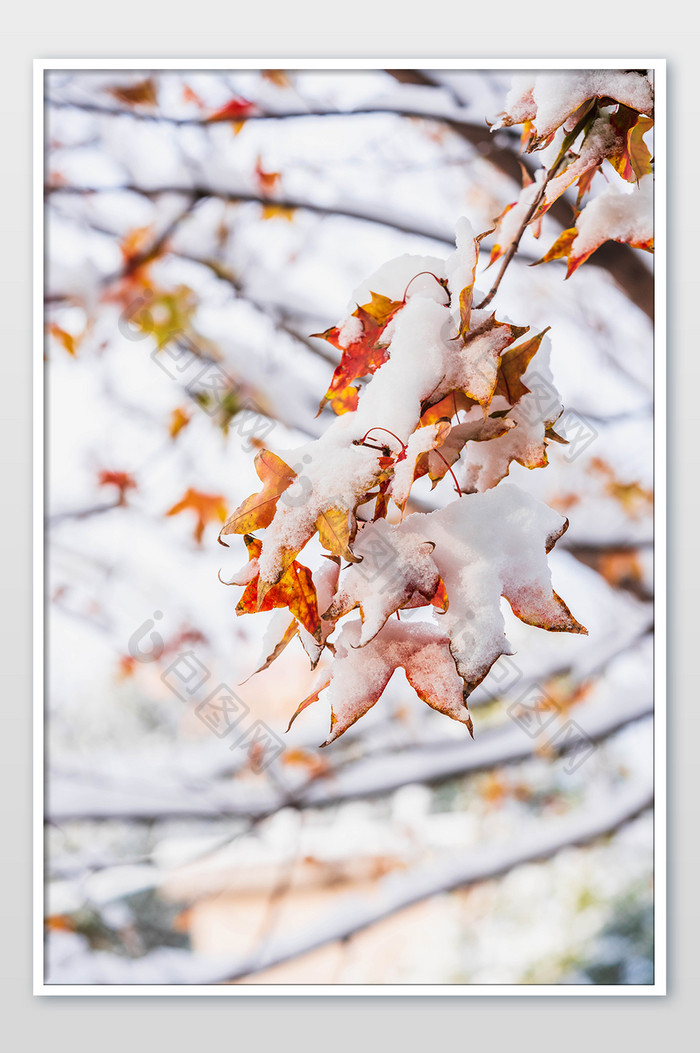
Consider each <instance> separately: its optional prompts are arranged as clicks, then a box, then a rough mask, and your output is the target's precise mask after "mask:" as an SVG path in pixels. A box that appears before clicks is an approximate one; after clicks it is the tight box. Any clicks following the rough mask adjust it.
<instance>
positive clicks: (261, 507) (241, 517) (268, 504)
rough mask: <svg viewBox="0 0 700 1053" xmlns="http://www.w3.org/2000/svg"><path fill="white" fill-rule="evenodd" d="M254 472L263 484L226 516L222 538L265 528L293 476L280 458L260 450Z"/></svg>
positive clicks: (294, 473) (272, 517)
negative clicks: (224, 535) (225, 535)
mask: <svg viewBox="0 0 700 1053" xmlns="http://www.w3.org/2000/svg"><path fill="white" fill-rule="evenodd" d="M255 471H256V472H257V473H258V478H259V479H260V482H261V483H262V484H263V488H262V490H261V491H260V493H257V494H252V495H251V496H250V497H247V498H246V499H245V501H244V502H243V504H242V505H239V507H238V508H237V509H236V510H235V512H233V513H232V514H231V516H229V518H228V519H227V520H226V523H225V524H224V526H223V527H222V529H221V533H220V534H219V537H221V535H222V534H250V533H252V532H253V531H254V530H260V529H262V528H263V527H266V526H269V525H270V523H271V522H272V520H273V519H274V516H275V510H276V507H277V501H278V500H279V498H280V495H281V494H283V493H284V491H285V490H286V489H287V488H288V487H289V486H291V484H292V483H293V482H294V480H295V479H296V477H297V473H296V472H295V471H294V470H293V469H292V468H290V467H289V465H288V464H285V463H284V461H283V460H282V458H281V457H278V456H277V454H276V453H272V452H271V451H270V450H260V451H259V452H258V453H257V454H256V456H255Z"/></svg>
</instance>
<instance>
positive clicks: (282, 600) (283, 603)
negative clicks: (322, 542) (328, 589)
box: [227, 534, 321, 640]
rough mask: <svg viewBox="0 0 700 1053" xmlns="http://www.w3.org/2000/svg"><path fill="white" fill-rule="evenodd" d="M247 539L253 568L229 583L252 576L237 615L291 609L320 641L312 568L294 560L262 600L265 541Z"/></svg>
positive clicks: (247, 535)
mask: <svg viewBox="0 0 700 1053" xmlns="http://www.w3.org/2000/svg"><path fill="white" fill-rule="evenodd" d="M243 540H244V541H245V543H246V547H247V549H248V559H249V561H250V562H249V565H248V567H247V568H245V571H244V574H243V575H242V576H238V577H237V578H234V579H233V580H232V581H230V582H228V583H227V584H230V585H238V584H243V578H244V577H249V580H248V582H247V584H246V587H245V591H244V593H243V595H242V596H241V598H240V600H239V601H238V605H237V607H236V614H254V613H257V612H258V611H271V610H273V608H275V607H288V608H289V610H290V611H291V613H292V614H293V615H294V617H295V618H296V619H297V621H298V622H300V624H301V625H302V626H303V627H304V629H306V631H307V632H308V633H309V634H310V635H311V636H313V637H315V638H316V639H317V640H320V638H321V623H320V619H319V616H318V605H317V601H316V589H315V587H314V583H313V578H312V575H311V571H310V570H309V568H308V567H305V566H304V565H303V564H302V563H298V562H297V561H296V560H293V561H292V562H291V563H290V565H289V566H288V567H287V568H286V570H285V571H284V574H282V576H281V578H280V579H279V581H278V582H276V583H275V584H274V585H270V586H269V587H268V588H267V589H266V591H265V594H264V596H263V598H262V600H260V599H259V590H258V579H259V576H260V572H259V570H258V560H259V558H260V553H261V552H262V542H261V541H260V539H259V538H255V537H252V536H251V535H250V534H246V535H245V536H244V538H243ZM251 575H252V576H251Z"/></svg>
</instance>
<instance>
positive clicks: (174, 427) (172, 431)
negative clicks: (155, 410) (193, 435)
mask: <svg viewBox="0 0 700 1053" xmlns="http://www.w3.org/2000/svg"><path fill="white" fill-rule="evenodd" d="M190 420H191V417H190V415H189V413H188V412H187V410H185V409H183V408H182V407H181V406H177V407H176V408H175V409H174V410H173V411H172V413H171V414H170V423H169V425H168V434H169V435H170V438H171V439H174V438H175V437H176V436H177V435H179V433H180V432H181V431H182V429H183V428H186V427H187V425H188V424H189V423H190Z"/></svg>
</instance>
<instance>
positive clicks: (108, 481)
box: [97, 468, 138, 505]
mask: <svg viewBox="0 0 700 1053" xmlns="http://www.w3.org/2000/svg"><path fill="white" fill-rule="evenodd" d="M97 485H98V486H116V488H117V490H118V491H119V504H120V505H123V504H126V493H127V491H128V490H137V489H138V486H137V483H136V480H135V479H134V477H133V475H131V474H130V473H129V472H119V471H112V470H110V469H107V468H103V469H102V471H100V473H99V474H98V476H97Z"/></svg>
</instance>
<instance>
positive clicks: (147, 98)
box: [107, 77, 158, 106]
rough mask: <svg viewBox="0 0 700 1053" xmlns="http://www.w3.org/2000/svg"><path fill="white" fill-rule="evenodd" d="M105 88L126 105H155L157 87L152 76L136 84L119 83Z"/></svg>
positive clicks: (156, 101)
mask: <svg viewBox="0 0 700 1053" xmlns="http://www.w3.org/2000/svg"><path fill="white" fill-rule="evenodd" d="M107 90H108V91H109V93H110V95H113V96H114V98H115V99H118V100H119V102H123V103H125V104H126V105H127V106H156V105H157V103H158V89H157V88H156V84H155V81H154V80H153V78H152V77H147V78H146V79H145V80H140V81H139V82H138V84H120V85H117V86H116V87H114V88H108V89H107Z"/></svg>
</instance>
